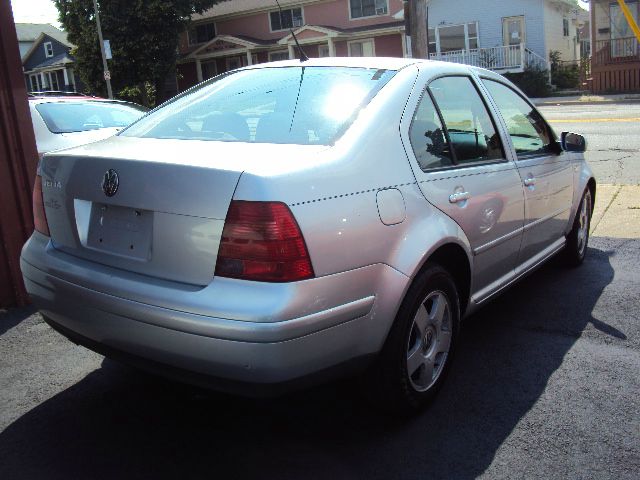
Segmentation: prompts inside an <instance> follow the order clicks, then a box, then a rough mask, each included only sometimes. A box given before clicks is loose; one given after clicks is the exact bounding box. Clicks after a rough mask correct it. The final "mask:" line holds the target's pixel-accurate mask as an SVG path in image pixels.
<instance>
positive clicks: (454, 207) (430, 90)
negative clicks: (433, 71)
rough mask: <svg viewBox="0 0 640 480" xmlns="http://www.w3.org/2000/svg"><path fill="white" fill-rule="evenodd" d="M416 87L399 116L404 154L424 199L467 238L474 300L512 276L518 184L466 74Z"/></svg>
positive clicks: (520, 208) (519, 216) (519, 220)
mask: <svg viewBox="0 0 640 480" xmlns="http://www.w3.org/2000/svg"><path fill="white" fill-rule="evenodd" d="M420 89H421V90H419V91H418V94H419V95H420V99H419V101H418V103H417V106H416V107H414V108H415V109H414V110H411V114H408V115H405V118H404V119H403V129H402V130H403V135H404V132H405V131H406V132H407V143H408V145H407V151H408V153H409V156H410V159H411V164H412V167H413V169H414V172H415V174H416V178H417V179H418V183H419V185H420V189H421V190H422V193H423V194H424V196H425V197H426V199H427V200H428V201H429V202H430V203H431V204H433V205H434V206H436V207H437V208H438V209H440V210H441V211H443V212H444V213H446V214H447V215H448V216H450V217H451V218H452V219H454V220H455V221H456V222H457V223H458V225H460V227H461V228H462V229H463V230H464V233H465V234H466V236H467V238H468V239H469V242H470V243H471V247H472V250H473V256H474V259H473V261H474V278H473V286H472V288H473V292H474V294H475V295H474V296H475V297H476V300H478V301H481V300H482V299H483V298H485V297H486V296H488V295H490V294H491V293H492V292H493V291H495V290H496V289H497V288H499V286H500V285H501V284H502V283H503V282H504V281H505V280H506V279H507V278H509V277H510V276H511V275H512V274H513V271H514V268H515V265H516V261H517V256H518V251H519V249H520V241H521V235H522V226H523V221H524V199H523V192H522V182H521V180H520V176H519V175H518V171H517V169H516V167H515V164H514V163H513V161H511V160H509V159H508V158H507V157H506V155H505V150H504V148H503V138H502V137H501V134H500V132H499V131H498V129H497V128H496V124H495V122H494V120H493V118H492V116H491V114H490V113H489V110H488V108H487V105H486V104H485V102H484V100H483V98H482V95H481V94H480V92H479V89H478V86H477V85H476V83H475V80H474V79H473V78H472V77H471V76H465V75H451V76H442V77H439V78H436V79H434V80H432V81H430V82H426V81H425V82H424V83H422V85H421V86H420ZM411 105H412V102H411V100H410V102H409V104H408V107H409V108H410V109H411V108H412V107H411ZM405 128H406V130H405Z"/></svg>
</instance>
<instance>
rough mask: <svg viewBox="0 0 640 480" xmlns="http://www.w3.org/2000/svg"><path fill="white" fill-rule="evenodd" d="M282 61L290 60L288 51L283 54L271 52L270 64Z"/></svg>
mask: <svg viewBox="0 0 640 480" xmlns="http://www.w3.org/2000/svg"><path fill="white" fill-rule="evenodd" d="M280 60H289V51H288V50H283V51H282V52H269V61H270V62H278V61H280Z"/></svg>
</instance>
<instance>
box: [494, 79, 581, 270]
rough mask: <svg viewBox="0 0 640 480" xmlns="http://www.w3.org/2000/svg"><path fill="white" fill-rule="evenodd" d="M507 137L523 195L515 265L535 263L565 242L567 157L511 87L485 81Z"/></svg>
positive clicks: (569, 191) (569, 189)
mask: <svg viewBox="0 0 640 480" xmlns="http://www.w3.org/2000/svg"><path fill="white" fill-rule="evenodd" d="M483 83H484V85H485V86H486V87H487V90H489V93H490V94H491V96H492V97H493V99H494V101H495V103H496V105H497V107H498V109H499V110H500V113H501V114H502V117H503V119H504V122H505V123H506V126H507V131H508V132H509V136H510V137H511V143H512V144H513V147H514V149H515V153H516V155H517V160H516V165H517V166H518V170H519V172H520V176H521V178H522V182H523V185H524V192H525V225H524V235H523V238H522V247H521V249H520V259H519V262H518V263H519V264H520V265H526V264H527V263H530V262H535V261H536V256H537V255H542V256H544V255H545V254H546V253H548V251H549V249H554V248H555V247H556V246H557V244H559V243H561V242H562V241H563V240H564V235H565V232H566V229H567V226H568V224H569V216H570V213H571V205H572V201H573V172H572V168H571V159H570V157H569V154H568V153H566V152H561V151H560V150H559V147H558V146H557V142H556V139H555V135H554V133H553V130H552V129H551V127H549V125H548V124H547V122H545V120H544V118H542V115H540V113H539V112H538V111H537V110H536V109H535V107H533V106H532V105H531V104H530V103H529V102H528V101H527V100H525V99H524V98H523V97H522V96H520V94H518V93H517V92H516V91H515V90H513V89H511V87H509V86H507V85H505V84H503V83H500V82H498V81H495V80H489V79H485V80H483Z"/></svg>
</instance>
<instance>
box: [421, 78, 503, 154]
mask: <svg viewBox="0 0 640 480" xmlns="http://www.w3.org/2000/svg"><path fill="white" fill-rule="evenodd" d="M429 90H430V92H431V94H432V95H433V97H434V99H435V101H436V103H437V105H438V107H439V108H440V112H441V114H442V119H443V121H444V124H445V127H446V129H447V132H448V134H449V139H450V141H451V145H452V149H453V152H454V155H455V159H456V162H457V163H459V164H469V163H478V162H488V161H496V160H501V159H504V151H503V149H502V142H501V140H500V135H499V134H498V131H497V129H496V127H495V125H494V123H493V120H492V118H491V115H490V114H489V111H488V110H487V107H486V105H485V104H484V101H483V100H482V98H481V97H480V94H479V93H478V90H477V89H476V87H475V85H474V84H473V82H472V81H471V78H469V77H443V78H439V79H437V80H434V81H433V82H431V84H430V85H429Z"/></svg>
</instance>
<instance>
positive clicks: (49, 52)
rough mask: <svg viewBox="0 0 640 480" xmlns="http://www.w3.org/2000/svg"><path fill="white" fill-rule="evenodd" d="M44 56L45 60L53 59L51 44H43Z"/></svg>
mask: <svg viewBox="0 0 640 480" xmlns="http://www.w3.org/2000/svg"><path fill="white" fill-rule="evenodd" d="M44 56H45V57H47V58H51V57H53V45H51V42H45V43H44Z"/></svg>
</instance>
